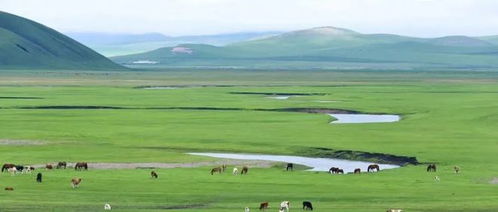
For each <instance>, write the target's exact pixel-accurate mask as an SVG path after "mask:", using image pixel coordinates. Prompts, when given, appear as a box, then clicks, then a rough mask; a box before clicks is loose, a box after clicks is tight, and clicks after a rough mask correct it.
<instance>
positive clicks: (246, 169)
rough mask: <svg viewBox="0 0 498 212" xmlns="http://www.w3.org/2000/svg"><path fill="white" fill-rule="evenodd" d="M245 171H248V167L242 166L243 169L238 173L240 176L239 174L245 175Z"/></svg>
mask: <svg viewBox="0 0 498 212" xmlns="http://www.w3.org/2000/svg"><path fill="white" fill-rule="evenodd" d="M247 171H249V167H247V166H244V167H242V171H240V174H241V175H242V174H247Z"/></svg>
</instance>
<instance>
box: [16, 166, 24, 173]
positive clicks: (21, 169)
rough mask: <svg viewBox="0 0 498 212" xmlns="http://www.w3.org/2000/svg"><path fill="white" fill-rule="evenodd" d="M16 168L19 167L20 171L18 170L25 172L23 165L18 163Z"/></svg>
mask: <svg viewBox="0 0 498 212" xmlns="http://www.w3.org/2000/svg"><path fill="white" fill-rule="evenodd" d="M16 169H17V171H18V172H21V173H22V172H23V170H24V166H23V165H17V166H16Z"/></svg>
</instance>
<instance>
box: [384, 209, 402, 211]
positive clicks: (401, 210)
mask: <svg viewBox="0 0 498 212" xmlns="http://www.w3.org/2000/svg"><path fill="white" fill-rule="evenodd" d="M386 212H403V210H401V209H389V210H387V211H386Z"/></svg>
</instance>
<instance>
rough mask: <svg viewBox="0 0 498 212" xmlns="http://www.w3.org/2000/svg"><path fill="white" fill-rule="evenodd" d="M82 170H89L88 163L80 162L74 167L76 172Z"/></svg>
mask: <svg viewBox="0 0 498 212" xmlns="http://www.w3.org/2000/svg"><path fill="white" fill-rule="evenodd" d="M81 169H85V170H88V163H86V162H78V163H76V164H75V165H74V170H81Z"/></svg>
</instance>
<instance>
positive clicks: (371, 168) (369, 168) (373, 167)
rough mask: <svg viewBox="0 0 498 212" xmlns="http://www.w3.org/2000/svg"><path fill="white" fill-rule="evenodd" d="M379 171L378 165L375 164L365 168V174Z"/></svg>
mask: <svg viewBox="0 0 498 212" xmlns="http://www.w3.org/2000/svg"><path fill="white" fill-rule="evenodd" d="M374 170H375V171H379V170H380V167H379V165H377V164H372V165H369V166H368V168H367V172H370V171H372V172H373V171H374Z"/></svg>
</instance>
